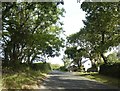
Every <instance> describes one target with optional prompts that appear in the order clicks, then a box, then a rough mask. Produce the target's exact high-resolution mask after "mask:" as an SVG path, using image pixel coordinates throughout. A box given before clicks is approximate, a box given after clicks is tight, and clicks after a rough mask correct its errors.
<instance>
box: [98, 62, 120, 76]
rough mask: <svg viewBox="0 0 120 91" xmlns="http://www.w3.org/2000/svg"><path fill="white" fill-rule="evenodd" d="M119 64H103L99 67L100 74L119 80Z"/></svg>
mask: <svg viewBox="0 0 120 91" xmlns="http://www.w3.org/2000/svg"><path fill="white" fill-rule="evenodd" d="M119 72H120V63H114V64H103V65H101V66H100V71H99V73H100V74H103V75H106V76H111V77H116V78H120V74H119Z"/></svg>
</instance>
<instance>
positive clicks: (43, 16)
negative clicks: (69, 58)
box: [2, 2, 64, 64]
mask: <svg viewBox="0 0 120 91" xmlns="http://www.w3.org/2000/svg"><path fill="white" fill-rule="evenodd" d="M63 12H64V9H60V8H59V7H57V5H56V4H55V3H52V2H46V3H40V2H34V3H32V2H21V3H17V2H4V3H2V14H3V15H4V16H3V17H2V20H3V22H2V30H3V37H2V43H3V44H2V45H3V48H4V49H3V54H4V58H5V59H4V61H3V63H5V64H6V63H8V64H9V63H10V62H12V63H13V64H15V62H18V61H19V62H18V63H20V62H22V61H24V62H26V63H28V64H31V63H32V62H33V60H34V59H35V58H36V57H37V56H38V55H41V56H47V57H54V56H56V55H57V56H58V55H59V51H60V48H61V47H63V39H62V38H61V37H60V34H61V33H62V27H61V26H62V25H61V21H60V17H61V16H63Z"/></svg>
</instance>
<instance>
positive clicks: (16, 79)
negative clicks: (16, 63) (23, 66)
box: [2, 70, 46, 89]
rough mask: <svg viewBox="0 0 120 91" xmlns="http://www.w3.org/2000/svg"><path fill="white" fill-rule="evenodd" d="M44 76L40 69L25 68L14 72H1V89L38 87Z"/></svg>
mask: <svg viewBox="0 0 120 91" xmlns="http://www.w3.org/2000/svg"><path fill="white" fill-rule="evenodd" d="M45 78H46V76H45V74H43V73H41V72H40V71H33V70H27V71H24V72H18V73H14V74H3V76H2V82H3V84H2V85H3V86H2V88H3V89H38V88H39V85H40V84H41V82H42V81H43V80H44V79H45Z"/></svg>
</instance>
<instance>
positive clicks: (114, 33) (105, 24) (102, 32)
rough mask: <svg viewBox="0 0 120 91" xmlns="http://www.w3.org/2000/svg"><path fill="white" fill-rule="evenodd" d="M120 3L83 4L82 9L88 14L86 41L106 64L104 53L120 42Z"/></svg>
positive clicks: (85, 21)
mask: <svg viewBox="0 0 120 91" xmlns="http://www.w3.org/2000/svg"><path fill="white" fill-rule="evenodd" d="M119 4H120V3H118V2H117V3H111V2H109V3H108V2H99V3H96V2H93V3H90V2H83V3H82V5H81V8H82V9H83V11H85V12H86V20H84V21H83V22H84V24H85V28H84V30H85V31H84V34H86V38H85V39H86V41H89V42H90V43H91V44H92V47H93V49H94V51H95V52H96V53H99V54H100V55H101V57H102V58H103V60H104V62H105V63H107V59H106V58H105V56H104V53H105V52H106V51H107V50H108V48H109V47H111V46H117V45H118V44H119V41H120V35H119V33H120V32H119V28H118V27H119V26H120V22H119V21H120V20H119V19H120V18H119V17H120V12H119V11H120V10H119Z"/></svg>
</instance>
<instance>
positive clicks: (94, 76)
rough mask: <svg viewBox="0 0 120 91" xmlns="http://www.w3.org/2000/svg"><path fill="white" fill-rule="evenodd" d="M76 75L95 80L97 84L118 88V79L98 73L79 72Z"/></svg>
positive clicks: (119, 80) (119, 83)
mask: <svg viewBox="0 0 120 91" xmlns="http://www.w3.org/2000/svg"><path fill="white" fill-rule="evenodd" d="M77 75H80V76H84V77H86V78H89V79H92V80H96V81H97V82H100V83H103V84H107V85H110V86H116V87H119V88H120V79H118V78H112V77H108V76H104V75H101V74H99V73H98V72H79V73H78V74H77Z"/></svg>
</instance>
